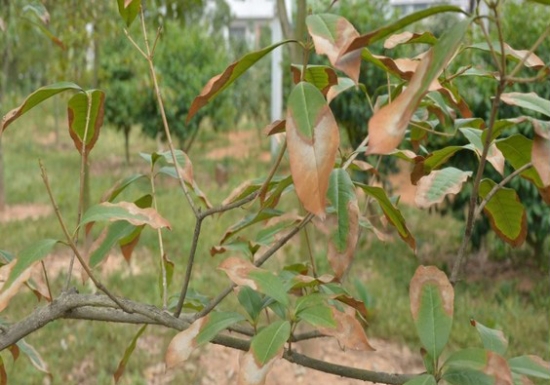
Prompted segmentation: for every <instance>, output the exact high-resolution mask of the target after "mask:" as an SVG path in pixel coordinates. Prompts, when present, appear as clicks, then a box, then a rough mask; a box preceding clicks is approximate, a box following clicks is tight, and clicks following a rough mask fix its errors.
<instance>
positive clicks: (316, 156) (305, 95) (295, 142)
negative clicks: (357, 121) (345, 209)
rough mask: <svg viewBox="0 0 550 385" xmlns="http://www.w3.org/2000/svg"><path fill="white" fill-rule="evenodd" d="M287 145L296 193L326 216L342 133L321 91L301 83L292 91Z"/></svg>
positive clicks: (311, 207) (301, 200) (312, 209)
mask: <svg viewBox="0 0 550 385" xmlns="http://www.w3.org/2000/svg"><path fill="white" fill-rule="evenodd" d="M288 104H289V107H288V112H287V119H286V121H287V124H286V133H287V144H288V152H289V158H290V171H291V174H292V179H293V181H294V186H295V188H296V194H297V195H298V198H299V199H300V202H302V204H303V205H304V207H305V208H306V210H308V211H309V212H310V213H312V214H315V215H317V216H318V217H319V218H321V219H323V218H324V217H325V206H326V193H327V190H328V185H329V177H330V173H331V171H332V169H333V167H334V162H335V160H336V154H337V152H338V145H339V144H340V135H339V132H338V124H337V123H336V119H335V118H334V116H333V115H332V112H331V110H330V108H329V107H328V105H327V102H326V100H325V98H324V97H323V95H322V94H321V91H319V90H318V89H317V88H316V87H315V86H313V85H311V84H309V83H306V82H301V83H300V84H298V85H297V86H296V87H294V90H293V91H292V93H291V94H290V98H289V103H288Z"/></svg>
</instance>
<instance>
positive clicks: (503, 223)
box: [479, 179, 527, 247]
mask: <svg viewBox="0 0 550 385" xmlns="http://www.w3.org/2000/svg"><path fill="white" fill-rule="evenodd" d="M495 185H496V183H495V182H493V181H492V180H490V179H483V180H482V181H481V184H480V185H479V196H480V197H481V198H482V199H485V197H486V196H487V195H488V194H489V192H490V191H491V190H492V189H493V187H494V186H495ZM483 212H484V213H485V214H487V216H488V217H489V223H490V224H491V228H492V229H493V230H494V231H495V233H496V234H497V235H498V236H499V238H500V239H502V240H503V241H505V242H506V243H508V244H509V245H510V246H512V247H517V246H520V245H522V244H523V242H525V238H526V237H527V215H526V213H525V208H524V207H523V205H522V204H521V202H520V200H519V197H518V195H517V193H516V191H515V190H514V189H511V188H506V187H501V188H500V189H499V190H498V191H497V192H496V194H495V195H493V197H492V198H491V199H490V200H489V202H487V204H486V205H485V207H484V208H483Z"/></svg>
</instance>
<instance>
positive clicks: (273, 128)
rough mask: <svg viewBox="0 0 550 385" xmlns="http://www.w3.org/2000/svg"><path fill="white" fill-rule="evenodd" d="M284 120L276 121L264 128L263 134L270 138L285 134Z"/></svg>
mask: <svg viewBox="0 0 550 385" xmlns="http://www.w3.org/2000/svg"><path fill="white" fill-rule="evenodd" d="M285 128H286V120H284V119H283V120H276V121H274V122H273V123H271V124H269V125H268V126H266V127H265V128H264V134H265V135H266V136H271V135H275V134H280V133H283V132H285Z"/></svg>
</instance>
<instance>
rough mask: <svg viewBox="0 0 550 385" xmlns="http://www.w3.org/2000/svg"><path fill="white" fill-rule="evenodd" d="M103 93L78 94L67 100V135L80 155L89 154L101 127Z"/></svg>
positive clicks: (92, 91) (103, 102) (97, 91)
mask: <svg viewBox="0 0 550 385" xmlns="http://www.w3.org/2000/svg"><path fill="white" fill-rule="evenodd" d="M104 104H105V93H104V92H103V91H100V90H91V91H86V92H84V93H82V92H79V93H77V94H76V95H74V96H73V97H72V98H71V99H69V102H68V105H67V112H68V115H69V133H70V134H71V138H72V139H73V142H74V145H75V147H76V148H77V150H78V151H79V152H80V154H82V155H87V154H89V153H90V151H91V150H92V148H93V147H94V145H95V143H96V142H97V139H98V138H99V131H100V130H101V126H102V125H103V112H104Z"/></svg>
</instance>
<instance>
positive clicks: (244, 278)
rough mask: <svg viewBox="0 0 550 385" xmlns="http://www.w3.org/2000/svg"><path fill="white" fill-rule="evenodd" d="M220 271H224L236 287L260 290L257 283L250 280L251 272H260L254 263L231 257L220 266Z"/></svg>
mask: <svg viewBox="0 0 550 385" xmlns="http://www.w3.org/2000/svg"><path fill="white" fill-rule="evenodd" d="M218 269H220V270H223V271H224V272H225V273H226V274H227V276H228V277H229V279H230V280H231V281H233V283H235V284H236V285H239V286H248V287H250V288H251V289H254V290H258V285H256V282H254V280H252V279H250V278H248V276H249V274H250V273H251V272H253V271H258V270H260V269H259V268H257V267H256V266H254V265H253V264H252V263H250V262H248V261H245V260H244V259H241V258H238V257H229V258H227V259H226V260H224V261H223V262H222V263H221V264H220V265H219V266H218Z"/></svg>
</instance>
